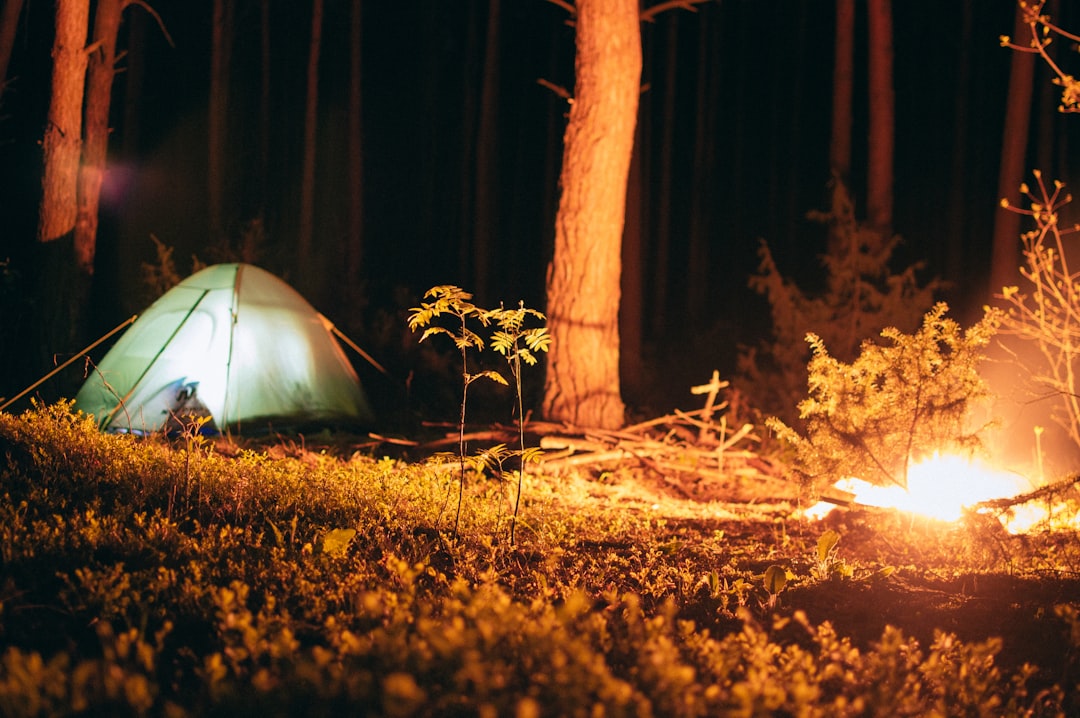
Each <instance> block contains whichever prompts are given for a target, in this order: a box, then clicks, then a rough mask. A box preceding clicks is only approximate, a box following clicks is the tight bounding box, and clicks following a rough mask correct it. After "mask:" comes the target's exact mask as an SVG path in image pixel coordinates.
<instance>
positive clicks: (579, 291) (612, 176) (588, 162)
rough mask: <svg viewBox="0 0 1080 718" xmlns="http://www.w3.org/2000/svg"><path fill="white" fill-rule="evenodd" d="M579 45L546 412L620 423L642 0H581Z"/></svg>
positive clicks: (553, 274) (552, 299) (551, 286)
mask: <svg viewBox="0 0 1080 718" xmlns="http://www.w3.org/2000/svg"><path fill="white" fill-rule="evenodd" d="M576 45H577V53H576V57H575V78H576V79H575V91H574V95H575V97H574V104H573V105H572V106H571V108H570V121H569V123H568V125H567V128H566V136H565V141H564V148H563V169H562V174H561V184H562V196H561V197H560V199H559V210H558V214H557V216H556V220H555V255H554V257H553V259H552V263H551V265H550V267H549V268H548V286H547V299H548V301H547V313H548V328H549V330H550V332H551V336H552V347H551V352H550V354H549V357H548V371H547V377H546V380H545V386H544V413H545V415H546V416H547V417H548V418H549V419H551V420H554V421H566V422H570V423H572V424H576V425H580V426H593V427H599V428H616V427H619V426H621V425H622V423H623V420H624V411H625V408H624V406H623V401H622V397H621V395H620V390H619V281H620V265H621V262H620V252H621V242H622V231H623V223H624V219H625V215H626V182H627V176H628V173H629V166H630V156H631V152H632V150H633V144H634V126H635V123H636V119H637V106H638V92H639V83H640V81H641V29H640V27H639V25H638V2H637V0H579V2H578V3H577V38H576Z"/></svg>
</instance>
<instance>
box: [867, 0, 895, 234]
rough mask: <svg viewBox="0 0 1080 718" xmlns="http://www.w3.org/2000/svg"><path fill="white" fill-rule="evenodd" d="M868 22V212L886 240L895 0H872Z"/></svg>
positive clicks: (890, 207) (890, 189)
mask: <svg viewBox="0 0 1080 718" xmlns="http://www.w3.org/2000/svg"><path fill="white" fill-rule="evenodd" d="M867 24H868V26H869V33H870V62H869V72H870V138H869V139H870V147H869V151H868V155H869V163H868V164H869V167H868V168H867V178H866V212H867V220H868V222H869V224H870V227H872V228H873V229H876V230H878V231H879V232H880V233H881V236H882V240H884V239H885V238H887V237H888V236H889V235H891V234H892V222H893V146H894V137H895V134H896V131H895V125H896V112H895V105H896V92H895V90H894V88H893V30H892V0H870V2H869V4H868V17H867Z"/></svg>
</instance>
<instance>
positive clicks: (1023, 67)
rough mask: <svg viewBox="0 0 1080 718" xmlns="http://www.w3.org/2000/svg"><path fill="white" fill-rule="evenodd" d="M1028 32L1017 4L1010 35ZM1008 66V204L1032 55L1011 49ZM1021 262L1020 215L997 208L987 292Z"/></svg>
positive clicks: (1004, 188)
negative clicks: (1009, 65)
mask: <svg viewBox="0 0 1080 718" xmlns="http://www.w3.org/2000/svg"><path fill="white" fill-rule="evenodd" d="M1029 36H1030V30H1029V29H1028V26H1027V23H1025V22H1024V11H1023V10H1022V9H1021V8H1020V7H1019V6H1017V8H1016V21H1015V28H1014V30H1013V37H1014V39H1015V41H1016V42H1018V43H1020V44H1026V43H1027V39H1026V38H1028V37H1029ZM1011 63H1012V64H1011V67H1010V69H1009V90H1008V97H1007V100H1006V106H1005V133H1004V136H1003V137H1002V140H1001V167H1000V169H999V173H998V197H1002V198H1005V199H1006V200H1008V202H1009V204H1011V205H1012V206H1014V207H1015V206H1016V205H1018V204H1019V203H1020V183H1021V182H1023V179H1024V160H1025V158H1026V157H1027V144H1028V131H1029V128H1030V125H1031V98H1032V94H1033V84H1034V76H1035V56H1034V55H1033V54H1031V53H1027V52H1013V53H1012V58H1011ZM1019 264H1020V215H1018V214H1017V213H1015V212H1010V211H1009V210H1007V209H1004V208H1000V207H999V208H998V210H997V213H996V214H995V215H994V237H993V245H992V246H991V254H990V287H989V290H990V292H989V293H990V296H993V295H994V294H997V293H998V292H1000V291H1001V289H1002V287H1005V286H1008V285H1011V284H1013V283H1015V282H1016V279H1017V277H1018V276H1019V275H1018V267H1019Z"/></svg>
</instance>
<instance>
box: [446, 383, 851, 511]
mask: <svg viewBox="0 0 1080 718" xmlns="http://www.w3.org/2000/svg"><path fill="white" fill-rule="evenodd" d="M728 385H729V383H728V382H727V381H721V380H720V376H719V373H718V372H713V375H712V378H711V380H710V381H709V382H708V383H706V384H702V385H700V386H695V387H692V388H691V393H693V394H695V395H700V396H702V397H703V398H704V406H703V407H702V408H700V409H696V410H691V411H682V410H675V411H674V412H672V413H670V414H666V415H664V416H660V417H656V418H653V419H649V420H647V421H642V422H640V423H636V424H633V425H631V426H627V427H625V428H623V429H619V430H604V429H589V428H580V427H573V426H569V425H567V424H560V423H553V422H538V421H529V422H528V423H527V424H526V427H525V430H526V433H527V434H528V435H529V437H532V440H533V441H535V442H538V443H539V446H540V448H541V449H542V450H543V454H542V455H541V458H540V460H539V461H540V466H541V467H543V470H545V471H549V472H553V473H559V472H562V471H578V472H591V473H594V474H596V475H600V474H604V473H606V472H607V473H610V472H614V471H616V470H618V469H623V470H635V471H641V472H644V473H646V474H648V475H649V476H650V477H652V478H654V479H655V480H657V481H659V482H660V483H662V484H663V486H664V488H665V489H666V490H668V491H671V492H673V493H674V494H676V495H678V496H680V497H682V498H689V499H697V500H715V501H729V502H767V501H792V500H796V499H798V498H799V497H800V496H801V494H802V491H801V487H800V486H799V485H798V484H797V483H795V482H793V481H790V480H788V479H787V478H785V471H784V467H783V466H782V465H781V464H780V463H779V462H777V461H775V460H773V459H770V458H767V457H764V456H761V455H760V453H759V452H758V451H757V450H756V449H757V448H758V447H760V444H761V437H760V436H759V435H758V433H757V427H755V426H754V425H753V424H751V423H745V422H736V423H732V422H729V415H730V414H731V412H729V411H728V410H729V406H728V402H727V401H721V400H720V393H721V391H722V390H723V389H725V388H727V387H728ZM516 431H517V429H516V427H494V428H493V429H491V430H488V431H482V432H470V433H469V434H467V435H466V437H465V439H466V441H470V442H485V441H486V442H506V443H508V444H511V445H512V443H513V442H515V441H516V438H515V437H516ZM457 441H458V436H457V434H453V435H451V434H447V435H446V437H445V438H444V439H441V440H438V441H437V442H430V443H429V444H427V446H429V447H431V446H433V445H434V444H436V443H438V444H442V445H449V444H451V443H456V442H457ZM533 445H536V444H535V443H534V444H533ZM834 493H835V496H830V497H825V498H826V499H829V498H831V499H832V500H834V501H836V502H837V503H843V502H846V501H848V500H850V498H851V497H850V495H847V494H844V493H843V492H839V491H836V492H834Z"/></svg>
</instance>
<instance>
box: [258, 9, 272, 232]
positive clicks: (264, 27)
mask: <svg viewBox="0 0 1080 718" xmlns="http://www.w3.org/2000/svg"><path fill="white" fill-rule="evenodd" d="M272 52H273V45H272V40H271V36H270V0H262V2H260V3H259V60H260V62H259V179H258V182H259V194H258V202H259V208H260V213H261V214H262V216H264V217H265V216H266V211H267V206H268V205H269V203H270V194H269V186H270V179H269V174H270V141H271V140H270V134H271V132H272V129H271V128H272V127H273V125H274V123H273V119H272V115H271V109H272V103H271V99H270V91H271V84H270V67H271V62H272Z"/></svg>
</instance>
